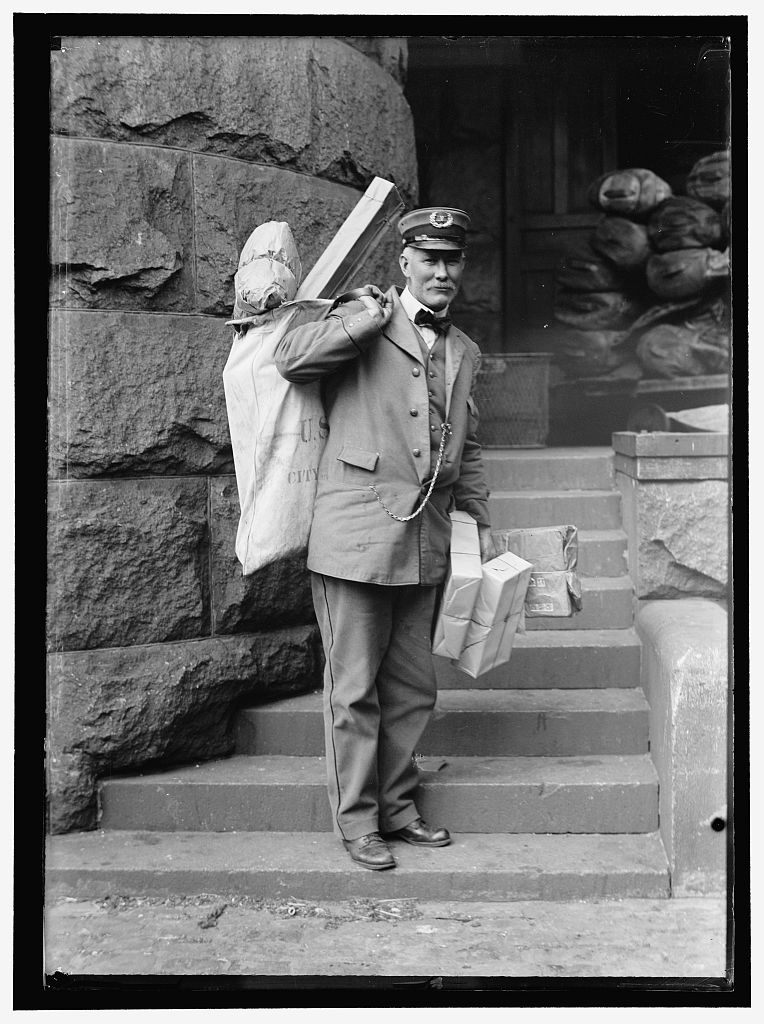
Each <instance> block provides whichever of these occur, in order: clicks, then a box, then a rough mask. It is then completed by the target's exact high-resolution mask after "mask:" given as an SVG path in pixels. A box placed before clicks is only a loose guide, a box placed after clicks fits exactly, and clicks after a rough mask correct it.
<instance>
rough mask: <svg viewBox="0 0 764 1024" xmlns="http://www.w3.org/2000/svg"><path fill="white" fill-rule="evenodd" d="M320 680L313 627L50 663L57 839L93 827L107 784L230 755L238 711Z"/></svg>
mask: <svg viewBox="0 0 764 1024" xmlns="http://www.w3.org/2000/svg"><path fill="white" fill-rule="evenodd" d="M320 681H321V671H320V662H319V641H318V630H317V628H316V627H315V626H301V627H297V628H293V629H283V630H276V631H273V632H269V633H256V634H248V635H239V636H235V637H211V638H207V639H203V640H192V641H187V642H181V643H171V644H151V645H143V646H136V647H117V648H110V649H101V650H97V651H96V650H94V651H74V652H66V653H61V654H52V655H49V657H48V723H49V724H48V762H47V767H48V780H49V781H48V795H49V817H50V826H51V831H53V832H67V831H71V830H72V829H76V828H86V829H87V828H94V827H95V825H96V785H97V781H98V778H99V777H101V776H103V775H110V774H112V773H115V772H125V771H136V770H138V769H139V768H140V767H142V766H144V765H146V764H152V765H153V766H154V767H156V766H157V764H158V763H167V764H173V763H176V764H177V763H184V762H186V763H188V762H191V761H196V760H204V759H209V758H212V757H218V756H221V755H224V754H227V753H230V752H231V751H232V749H233V735H232V733H231V731H230V728H229V726H230V723H231V719H232V716H233V714H234V712H235V710H236V708H237V707H238V706H239V704H240V703H242V702H246V703H247V704H249V703H251V702H252V701H253V700H254V701H263V700H273V699H275V698H277V697H283V696H287V695H292V694H296V693H302V692H304V691H306V690H309V689H312V688H314V687H316V686H318V685H320Z"/></svg>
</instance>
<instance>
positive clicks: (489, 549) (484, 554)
mask: <svg viewBox="0 0 764 1024" xmlns="http://www.w3.org/2000/svg"><path fill="white" fill-rule="evenodd" d="M478 539H479V540H480V561H481V562H490V561H491V559H492V558H496V556H497V554H498V551H497V550H496V545H495V544H494V541H493V536H492V535H491V527H490V526H478Z"/></svg>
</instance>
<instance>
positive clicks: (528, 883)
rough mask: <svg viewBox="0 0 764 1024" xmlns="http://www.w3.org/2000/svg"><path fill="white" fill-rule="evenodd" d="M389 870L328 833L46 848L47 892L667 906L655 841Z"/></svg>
mask: <svg viewBox="0 0 764 1024" xmlns="http://www.w3.org/2000/svg"><path fill="white" fill-rule="evenodd" d="M393 848H394V852H395V856H396V859H397V861H398V865H397V867H396V868H395V869H394V870H392V871H367V870H366V869H364V868H362V867H359V866H358V865H355V864H352V863H351V861H350V860H349V858H348V856H347V854H346V853H345V851H344V850H343V848H342V846H341V844H340V841H339V840H338V839H337V838H336V837H335V836H334V835H332V834H331V833H329V832H226V833H220V832H218V833H211V832H151V833H146V832H134V831H120V832H80V833H70V834H69V835H62V836H54V837H52V838H51V839H49V840H48V847H47V851H46V873H47V883H48V889H47V892H48V893H49V895H52V894H53V893H56V894H67V895H70V896H74V897H77V896H79V897H80V898H87V899H99V898H102V897H104V896H107V895H110V894H120V895H125V896H129V895H137V896H152V895H159V896H194V895H198V894H199V893H215V894H218V895H221V896H225V895H227V894H236V895H239V896H242V895H247V896H256V897H258V898H260V899H266V900H270V899H276V898H284V899H289V898H292V899H298V900H348V899H360V898H365V897H367V898H375V899H417V900H480V901H489V900H490V901H499V900H500V901H507V900H585V899H603V898H610V899H625V898H628V897H634V898H653V899H655V898H658V899H662V898H666V897H668V896H669V895H670V893H669V880H668V869H667V863H666V854H665V852H664V849H663V845H662V843H661V840H660V837H659V835H658V834H657V833H655V832H651V833H647V834H643V835H556V836H555V835H532V834H530V835H529V834H516V835H507V834H497V835H486V834H484V833H481V834H475V833H472V834H465V833H460V834H457V835H454V836H453V842H452V843H451V845H450V846H445V847H441V848H439V849H435V850H421V849H419V850H418V849H414V848H413V847H411V846H407V845H406V844H405V843H400V842H396V843H394V844H393Z"/></svg>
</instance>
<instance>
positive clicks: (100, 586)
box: [48, 478, 210, 650]
mask: <svg viewBox="0 0 764 1024" xmlns="http://www.w3.org/2000/svg"><path fill="white" fill-rule="evenodd" d="M48 533H49V538H48V565H49V566H50V572H49V583H48V640H49V645H50V647H51V648H52V649H53V650H79V649H82V648H92V647H120V646H123V645H127V644H145V643H157V642H162V641H168V640H181V639H185V638H188V637H197V636H203V635H208V634H209V632H210V614H209V593H208V590H209V586H208V529H207V481H206V480H194V479H188V478H186V479H183V478H173V479H170V480H161V479H159V478H153V479H142V480H104V481H99V482H95V481H86V480H82V481H73V482H71V483H65V482H59V483H52V484H51V485H50V489H49V497H48Z"/></svg>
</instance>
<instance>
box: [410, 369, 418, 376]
mask: <svg viewBox="0 0 764 1024" xmlns="http://www.w3.org/2000/svg"><path fill="white" fill-rule="evenodd" d="M411 376H412V377H418V376H419V367H418V366H415V367H414V369H413V370H412V371H411Z"/></svg>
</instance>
